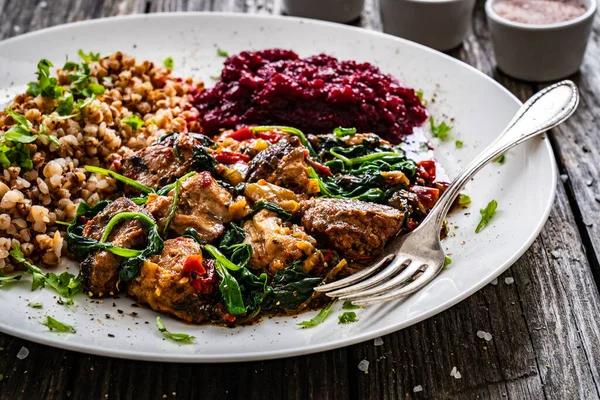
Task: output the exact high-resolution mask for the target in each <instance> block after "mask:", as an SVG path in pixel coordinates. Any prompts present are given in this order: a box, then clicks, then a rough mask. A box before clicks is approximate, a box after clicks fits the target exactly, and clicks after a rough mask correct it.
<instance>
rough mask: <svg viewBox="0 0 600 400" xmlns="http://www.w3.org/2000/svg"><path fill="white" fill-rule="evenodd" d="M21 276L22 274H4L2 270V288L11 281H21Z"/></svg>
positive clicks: (0, 285) (0, 284) (0, 278)
mask: <svg viewBox="0 0 600 400" xmlns="http://www.w3.org/2000/svg"><path fill="white" fill-rule="evenodd" d="M21 277H22V275H11V276H4V274H3V273H2V271H0V288H1V287H2V286H4V285H9V284H11V283H15V282H18V281H20V280H21Z"/></svg>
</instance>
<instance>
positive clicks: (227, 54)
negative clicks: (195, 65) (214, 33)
mask: <svg viewBox="0 0 600 400" xmlns="http://www.w3.org/2000/svg"><path fill="white" fill-rule="evenodd" d="M217 55H218V56H219V57H229V53H228V52H226V51H225V50H223V49H217Z"/></svg>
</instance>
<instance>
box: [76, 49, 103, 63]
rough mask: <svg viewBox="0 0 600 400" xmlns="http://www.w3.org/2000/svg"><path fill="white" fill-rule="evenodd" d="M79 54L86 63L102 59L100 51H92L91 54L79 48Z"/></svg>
mask: <svg viewBox="0 0 600 400" xmlns="http://www.w3.org/2000/svg"><path fill="white" fill-rule="evenodd" d="M77 54H79V57H81V59H82V60H83V61H85V62H86V63H89V62H92V61H98V60H100V53H93V52H91V51H90V52H89V54H85V53H84V52H83V50H81V49H79V51H78V52H77Z"/></svg>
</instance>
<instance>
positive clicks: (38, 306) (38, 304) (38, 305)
mask: <svg viewBox="0 0 600 400" xmlns="http://www.w3.org/2000/svg"><path fill="white" fill-rule="evenodd" d="M27 305H28V306H29V307H31V308H43V307H44V305H43V304H42V303H34V302H33V301H31V302H29V304H27Z"/></svg>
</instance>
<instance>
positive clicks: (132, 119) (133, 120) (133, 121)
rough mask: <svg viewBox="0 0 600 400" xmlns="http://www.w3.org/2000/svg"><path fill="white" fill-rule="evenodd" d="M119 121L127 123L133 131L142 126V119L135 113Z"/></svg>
mask: <svg viewBox="0 0 600 400" xmlns="http://www.w3.org/2000/svg"><path fill="white" fill-rule="evenodd" d="M121 122H123V123H124V124H127V125H129V126H130V127H131V128H132V129H133V131H134V132H137V131H139V130H140V128H141V127H142V126H144V120H143V119H141V118H140V117H138V116H137V115H135V114H131V115H130V116H129V117H127V118H124V119H122V120H121Z"/></svg>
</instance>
